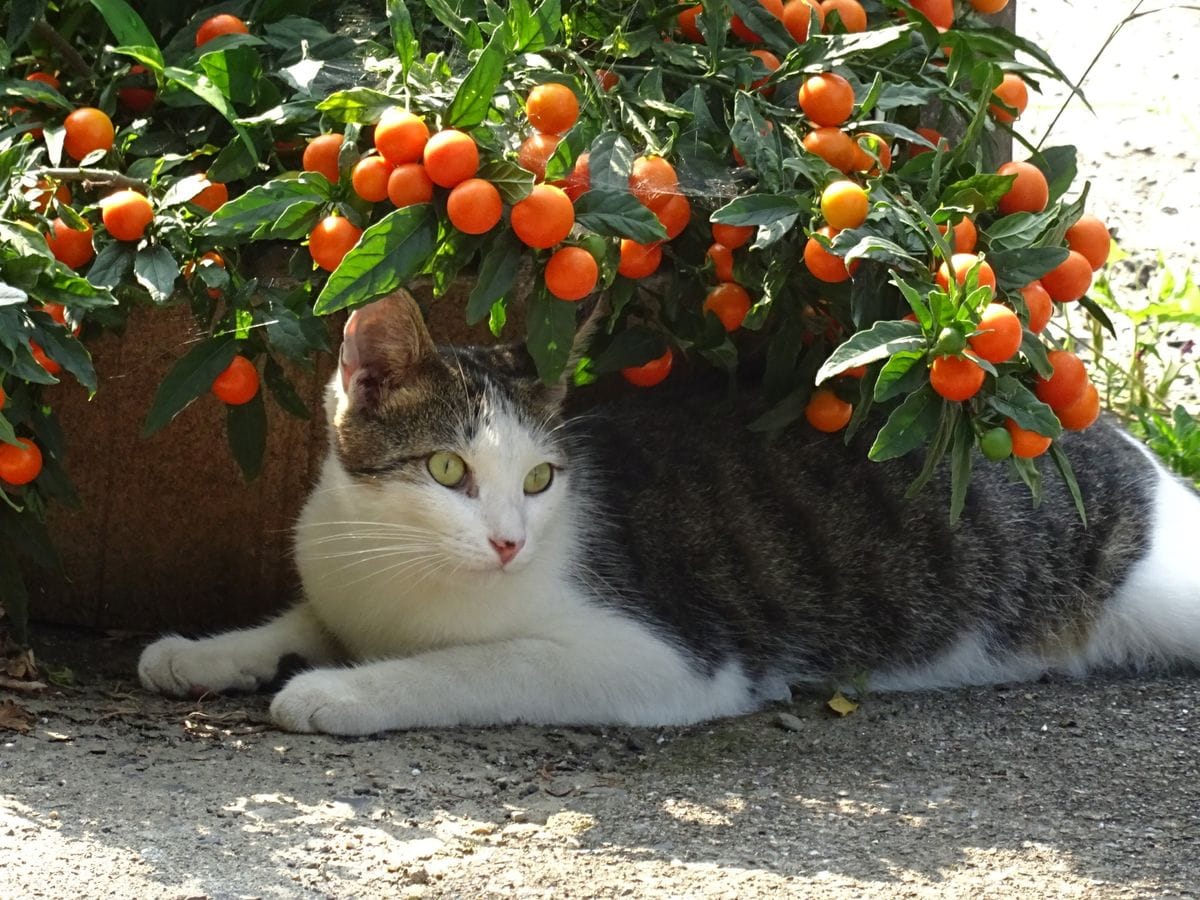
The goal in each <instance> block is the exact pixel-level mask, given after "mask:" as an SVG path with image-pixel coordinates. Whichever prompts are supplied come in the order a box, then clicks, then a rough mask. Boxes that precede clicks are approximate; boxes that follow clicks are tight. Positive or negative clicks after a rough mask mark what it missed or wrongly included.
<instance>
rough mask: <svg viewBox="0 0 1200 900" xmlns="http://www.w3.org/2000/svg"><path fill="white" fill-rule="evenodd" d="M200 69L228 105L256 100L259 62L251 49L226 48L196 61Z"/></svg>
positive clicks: (260, 67) (260, 72) (259, 71)
mask: <svg viewBox="0 0 1200 900" xmlns="http://www.w3.org/2000/svg"><path fill="white" fill-rule="evenodd" d="M200 68H201V69H203V70H204V74H205V75H206V76H207V77H208V80H209V81H211V82H212V83H213V85H214V86H215V87H216V89H217V90H219V91H220V92H221V93H222V94H223V95H224V96H226V97H228V98H229V101H230V102H231V103H240V104H243V105H249V104H252V103H254V102H255V101H256V100H257V98H258V83H259V79H260V78H262V74H263V69H262V61H261V60H260V59H259V56H258V52H257V51H256V50H255V49H254V48H253V47H227V48H225V49H222V50H213V51H211V52H209V53H205V54H204V55H203V56H201V57H200Z"/></svg>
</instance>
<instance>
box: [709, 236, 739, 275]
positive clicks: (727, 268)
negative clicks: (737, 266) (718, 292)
mask: <svg viewBox="0 0 1200 900" xmlns="http://www.w3.org/2000/svg"><path fill="white" fill-rule="evenodd" d="M705 255H706V256H707V257H708V258H709V259H711V260H712V264H713V271H715V272H716V275H717V281H733V251H732V250H730V249H729V248H728V247H726V246H724V245H723V244H713V245H712V246H711V247H709V248H708V252H707V254H705Z"/></svg>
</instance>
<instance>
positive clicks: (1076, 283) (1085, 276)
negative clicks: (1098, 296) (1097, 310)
mask: <svg viewBox="0 0 1200 900" xmlns="http://www.w3.org/2000/svg"><path fill="white" fill-rule="evenodd" d="M1091 286H1092V265H1091V263H1089V262H1088V261H1087V257H1086V256H1084V255H1083V254H1082V253H1080V252H1078V251H1076V250H1069V251H1068V252H1067V258H1066V259H1064V260H1063V261H1062V262H1061V263H1059V264H1058V265H1057V266H1055V267H1054V268H1053V269H1051V270H1050V271H1049V272H1047V273H1046V274H1045V275H1043V276H1042V287H1044V288H1045V289H1046V293H1048V294H1049V295H1050V299H1051V300H1057V301H1058V302H1059V303H1070V302H1072V301H1074V300H1078V299H1079V298H1080V297H1082V296H1083V295H1084V294H1086V293H1087V292H1088V288H1090V287H1091Z"/></svg>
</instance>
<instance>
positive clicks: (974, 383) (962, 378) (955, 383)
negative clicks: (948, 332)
mask: <svg viewBox="0 0 1200 900" xmlns="http://www.w3.org/2000/svg"><path fill="white" fill-rule="evenodd" d="M986 374H987V373H986V372H984V371H983V369H981V368H980V367H979V366H978V365H977V364H976V363H975V362H974V361H973V360H970V359H967V358H966V357H965V356H939V357H936V358H935V359H934V361H933V365H932V366H930V367H929V385H930V387H932V388H933V389H934V391H936V392H937V393H938V394H939V395H940V396H942V397H945V398H946V399H947V400H953V401H954V402H956V403H958V402H961V401H963V400H970V399H971V398H972V397H974V396H975V395H976V394H978V393H979V389H980V388H981V387H983V379H984V376H985V375H986Z"/></svg>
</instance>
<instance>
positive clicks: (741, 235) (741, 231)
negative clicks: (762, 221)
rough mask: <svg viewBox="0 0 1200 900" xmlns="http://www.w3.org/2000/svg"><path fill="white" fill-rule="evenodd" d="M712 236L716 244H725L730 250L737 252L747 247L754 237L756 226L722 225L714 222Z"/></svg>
mask: <svg viewBox="0 0 1200 900" xmlns="http://www.w3.org/2000/svg"><path fill="white" fill-rule="evenodd" d="M712 236H713V240H714V241H715V242H716V243H718V244H723V245H725V246H726V247H728V248H729V249H730V250H737V249H738V248H739V247H744V246H746V244H747V243H748V242H749V240H750V238H752V237H754V226H752V225H722V224H721V223H720V222H713V223H712Z"/></svg>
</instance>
